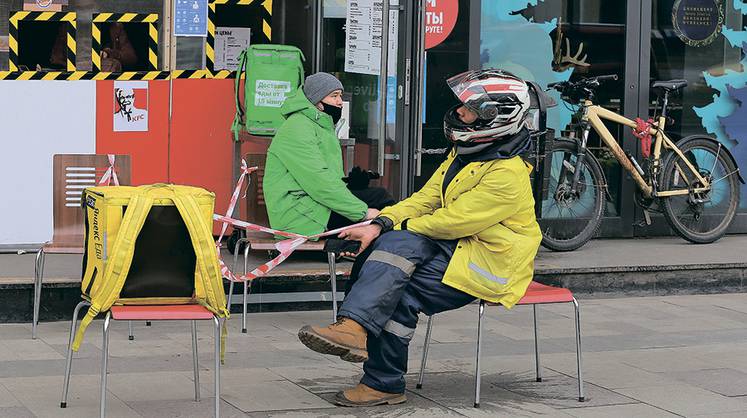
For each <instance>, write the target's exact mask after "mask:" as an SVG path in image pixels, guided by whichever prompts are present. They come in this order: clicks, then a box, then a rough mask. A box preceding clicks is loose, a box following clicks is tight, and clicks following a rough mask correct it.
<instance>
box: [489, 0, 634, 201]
mask: <svg viewBox="0 0 747 418" xmlns="http://www.w3.org/2000/svg"><path fill="white" fill-rule="evenodd" d="M518 3H525V2H518ZM516 5H517V2H494V1H490V0H483V2H482V9H483V10H482V33H481V37H480V39H481V62H482V66H483V68H487V67H498V68H504V69H506V70H508V71H512V72H515V73H516V74H517V75H519V76H521V77H526V78H531V79H534V80H536V81H538V82H539V83H541V84H547V83H550V82H553V81H561V80H567V79H570V80H577V79H579V78H581V77H591V76H598V75H606V74H617V75H618V76H620V79H619V80H618V81H617V82H611V83H606V84H605V85H604V86H603V87H602V88H600V89H599V90H598V94H597V97H596V99H595V101H596V102H597V104H599V105H601V106H603V107H605V108H608V109H610V110H612V111H615V112H619V113H622V112H623V105H624V101H623V98H624V87H623V76H624V72H625V56H626V50H625V36H626V35H625V34H626V25H625V22H626V11H627V2H626V1H615V2H610V1H604V2H603V1H602V0H583V1H579V0H544V1H539V2H538V3H537V5H534V6H526V7H525V8H524V9H519V10H517V7H516ZM521 6H522V5H521V4H520V5H519V6H518V7H521ZM575 110H577V109H576V108H575V107H572V106H570V104H568V103H565V102H562V103H561V104H560V105H559V106H558V107H556V108H555V109H552V110H551V114H550V115H549V118H550V120H551V124H553V125H554V126H553V128H555V129H556V131H558V132H564V134H566V135H568V134H570V133H571V131H572V129H573V124H574V123H575V122H576V118H575V116H572V115H573V113H574V112H575ZM608 128H609V129H610V131H611V132H612V134H613V135H615V136H616V137H617V138H618V139H619V140H620V141H622V137H623V130H622V128H620V127H618V126H615V125H612V124H609V125H608ZM589 148H590V149H591V150H592V152H593V153H594V154H595V155H596V156H597V158H598V159H599V161H600V163H601V164H602V167H603V169H604V171H605V176H606V177H607V181H608V184H609V192H610V196H611V197H612V200H611V201H609V202H608V204H607V208H606V215H607V216H617V215H618V214H619V212H620V188H621V182H622V170H621V168H620V166H619V164H618V163H617V161H616V160H615V159H614V158H613V157H612V155H611V154H610V153H609V152H608V151H607V150H606V148H605V147H603V146H602V142H601V139H600V138H599V137H598V136H597V135H596V134H595V133H593V132H592V135H590V138H589Z"/></svg>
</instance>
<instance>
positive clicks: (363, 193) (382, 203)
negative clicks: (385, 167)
mask: <svg viewBox="0 0 747 418" xmlns="http://www.w3.org/2000/svg"><path fill="white" fill-rule="evenodd" d="M350 192H351V193H353V195H354V196H355V197H357V198H358V199H360V200H362V201H364V202H365V203H366V204H367V205H368V207H369V208H374V209H378V210H381V209H384V208H385V207H387V206H391V205H393V204H395V203H396V201H395V200H394V198H393V197H392V195H391V194H389V192H388V191H387V190H386V189H385V188H383V187H366V188H365V189H359V190H351V191H350ZM354 223H356V222H354V221H351V220H350V219H348V218H346V217H344V216H342V215H340V214H339V213H336V212H332V213H331V214H330V215H329V222H327V230H330V231H331V230H333V229H337V228H342V227H344V226H349V225H353V224H354Z"/></svg>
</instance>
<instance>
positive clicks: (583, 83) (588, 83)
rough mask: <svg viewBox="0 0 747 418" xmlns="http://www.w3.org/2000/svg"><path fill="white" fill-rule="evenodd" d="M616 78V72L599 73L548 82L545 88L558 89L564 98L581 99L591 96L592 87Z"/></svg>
mask: <svg viewBox="0 0 747 418" xmlns="http://www.w3.org/2000/svg"><path fill="white" fill-rule="evenodd" d="M617 79H618V76H617V74H609V75H600V76H596V77H588V78H582V79H580V80H577V81H559V82H555V83H549V84H548V85H547V89H548V90H549V89H554V90H557V91H559V92H560V94H561V95H562V96H563V97H564V98H566V99H569V100H570V101H582V100H584V99H589V98H591V97H593V96H594V90H593V89H595V88H596V87H599V85H600V84H601V83H603V82H606V81H616V80H617Z"/></svg>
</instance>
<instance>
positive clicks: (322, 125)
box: [262, 89, 368, 235]
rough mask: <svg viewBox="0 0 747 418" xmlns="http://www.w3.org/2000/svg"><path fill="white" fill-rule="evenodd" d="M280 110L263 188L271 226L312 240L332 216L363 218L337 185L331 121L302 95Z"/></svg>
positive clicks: (337, 154)
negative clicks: (335, 213)
mask: <svg viewBox="0 0 747 418" xmlns="http://www.w3.org/2000/svg"><path fill="white" fill-rule="evenodd" d="M280 110H281V112H282V114H283V116H284V117H285V119H286V120H285V122H284V123H283V125H282V126H281V127H280V129H278V131H277V134H276V135H275V137H274V138H273V139H272V143H271V144H270V148H269V149H268V150H267V162H266V165H265V174H264V180H263V183H262V188H263V189H264V195H265V203H266V205H267V214H268V215H269V218H270V226H271V227H272V228H273V229H278V230H282V231H288V232H295V233H297V234H302V235H313V234H318V233H320V232H323V231H324V230H326V229H327V222H328V221H329V216H330V213H331V211H335V212H337V213H339V214H340V215H342V216H345V217H346V218H348V219H350V220H351V221H354V222H355V221H359V220H362V219H363V218H365V216H366V210H367V209H368V206H367V205H366V204H365V203H364V202H363V201H361V200H359V199H358V198H356V197H355V196H353V194H352V193H351V192H350V190H348V188H347V186H346V185H345V182H343V181H342V177H344V175H345V174H344V172H343V167H342V150H341V148H340V141H339V140H338V139H337V136H336V135H335V128H334V125H333V123H332V117H330V116H329V115H327V114H325V113H323V112H322V111H320V110H318V109H317V108H316V107H315V106H314V105H312V104H311V102H309V100H308V99H307V98H306V96H305V95H304V94H303V90H301V89H298V92H297V93H295V94H293V95H291V96H289V97H288V98H287V99H286V100H285V102H284V103H283V106H282V107H281V109H280Z"/></svg>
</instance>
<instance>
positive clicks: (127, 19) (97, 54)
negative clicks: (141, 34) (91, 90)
mask: <svg viewBox="0 0 747 418" xmlns="http://www.w3.org/2000/svg"><path fill="white" fill-rule="evenodd" d="M114 22H119V23H145V24H147V25H148V59H147V63H148V68H147V70H149V71H156V70H158V28H157V27H156V24H157V23H158V14H155V13H151V14H143V13H94V14H93V26H92V28H91V36H92V38H93V39H92V42H91V60H92V61H93V70H94V71H101V49H102V45H101V31H102V29H103V28H104V23H114Z"/></svg>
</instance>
